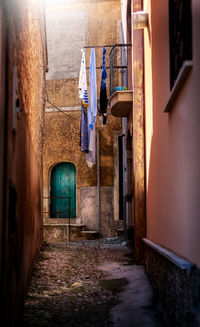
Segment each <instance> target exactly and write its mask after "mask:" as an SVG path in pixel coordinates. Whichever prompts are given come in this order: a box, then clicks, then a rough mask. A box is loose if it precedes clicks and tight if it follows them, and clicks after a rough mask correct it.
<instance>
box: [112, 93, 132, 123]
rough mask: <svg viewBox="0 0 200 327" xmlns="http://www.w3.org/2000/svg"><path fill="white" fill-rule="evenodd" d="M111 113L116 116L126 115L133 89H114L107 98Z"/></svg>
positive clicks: (129, 108) (130, 106) (130, 105)
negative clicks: (108, 98)
mask: <svg viewBox="0 0 200 327" xmlns="http://www.w3.org/2000/svg"><path fill="white" fill-rule="evenodd" d="M109 103H110V109H111V114H112V115H113V116H116V117H127V116H128V115H129V111H130V110H131V108H132V103H133V91H130V90H123V91H115V92H114V93H113V94H112V95H111V97H110V100H109Z"/></svg>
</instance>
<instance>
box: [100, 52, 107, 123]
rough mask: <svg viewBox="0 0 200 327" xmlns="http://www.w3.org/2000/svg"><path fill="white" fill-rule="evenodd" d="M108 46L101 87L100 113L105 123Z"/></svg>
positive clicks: (103, 62) (103, 64)
mask: <svg viewBox="0 0 200 327" xmlns="http://www.w3.org/2000/svg"><path fill="white" fill-rule="evenodd" d="M105 55H106V48H103V58H102V73H101V89H100V113H101V114H103V124H106V112H107V102H108V101H107V90H106V78H107V71H106V62H105Z"/></svg>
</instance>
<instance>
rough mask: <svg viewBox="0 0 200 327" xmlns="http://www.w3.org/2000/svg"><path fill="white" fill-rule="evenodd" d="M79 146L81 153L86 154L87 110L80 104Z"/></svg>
mask: <svg viewBox="0 0 200 327" xmlns="http://www.w3.org/2000/svg"><path fill="white" fill-rule="evenodd" d="M80 134H81V135H80V146H81V151H84V152H86V153H88V146H89V144H88V119H87V108H85V107H84V106H83V104H82V103H81V126H80Z"/></svg>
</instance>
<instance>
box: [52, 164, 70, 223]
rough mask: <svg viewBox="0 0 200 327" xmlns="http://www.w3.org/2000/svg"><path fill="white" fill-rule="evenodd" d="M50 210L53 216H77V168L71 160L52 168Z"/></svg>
mask: <svg viewBox="0 0 200 327" xmlns="http://www.w3.org/2000/svg"><path fill="white" fill-rule="evenodd" d="M50 211H51V218H69V217H71V218H75V217H76V168H75V166H74V164H72V163H70V162H62V163H59V164H57V165H56V166H54V167H53V169H52V173H51V208H50Z"/></svg>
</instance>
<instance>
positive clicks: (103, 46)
mask: <svg viewBox="0 0 200 327" xmlns="http://www.w3.org/2000/svg"><path fill="white" fill-rule="evenodd" d="M130 46H132V44H124V43H116V44H107V45H86V46H84V47H83V49H91V48H95V49H97V48H113V47H130Z"/></svg>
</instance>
